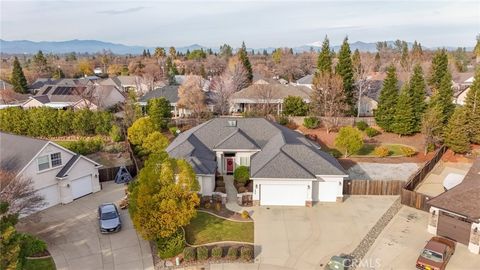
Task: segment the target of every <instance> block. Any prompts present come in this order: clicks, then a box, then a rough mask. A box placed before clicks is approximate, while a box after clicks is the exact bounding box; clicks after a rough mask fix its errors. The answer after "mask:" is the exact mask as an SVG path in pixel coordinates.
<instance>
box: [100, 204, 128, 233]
mask: <svg viewBox="0 0 480 270" xmlns="http://www.w3.org/2000/svg"><path fill="white" fill-rule="evenodd" d="M98 223H99V225H100V232H101V233H110V232H118V231H119V230H120V229H121V228H122V221H121V220H120V214H119V213H118V210H117V206H116V205H115V204H113V203H104V204H102V205H100V206H99V207H98Z"/></svg>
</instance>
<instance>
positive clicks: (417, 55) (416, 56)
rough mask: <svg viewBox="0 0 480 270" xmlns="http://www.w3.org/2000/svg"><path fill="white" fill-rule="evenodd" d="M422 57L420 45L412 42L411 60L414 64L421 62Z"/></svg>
mask: <svg viewBox="0 0 480 270" xmlns="http://www.w3.org/2000/svg"><path fill="white" fill-rule="evenodd" d="M422 56H423V49H422V44H420V42H417V41H416V40H415V42H413V46H412V60H413V61H414V62H416V63H419V62H420V61H421V60H422Z"/></svg>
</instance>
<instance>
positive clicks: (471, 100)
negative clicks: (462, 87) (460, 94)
mask: <svg viewBox="0 0 480 270" xmlns="http://www.w3.org/2000/svg"><path fill="white" fill-rule="evenodd" d="M465 109H466V113H467V120H468V125H467V130H468V136H469V138H470V142H472V143H476V144H480V68H477V70H476V71H475V77H474V81H473V84H472V86H470V90H468V93H467V97H466V99H465Z"/></svg>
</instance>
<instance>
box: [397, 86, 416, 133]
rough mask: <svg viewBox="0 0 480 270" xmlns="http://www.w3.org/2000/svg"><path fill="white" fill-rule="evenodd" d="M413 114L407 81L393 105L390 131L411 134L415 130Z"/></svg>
mask: <svg viewBox="0 0 480 270" xmlns="http://www.w3.org/2000/svg"><path fill="white" fill-rule="evenodd" d="M414 115H415V112H414V110H413V100H412V93H411V89H410V86H409V85H408V83H405V84H404V85H403V87H402V91H401V92H400V95H399V96H398V101H397V106H396V107H395V115H394V118H393V120H394V121H393V125H392V131H393V132H395V133H397V134H398V135H410V134H413V133H414V132H415V131H416V127H415V124H416V123H415V122H416V121H415V117H414Z"/></svg>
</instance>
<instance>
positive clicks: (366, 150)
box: [352, 143, 413, 157]
mask: <svg viewBox="0 0 480 270" xmlns="http://www.w3.org/2000/svg"><path fill="white" fill-rule="evenodd" d="M381 145H382V146H385V147H387V148H388V151H389V154H388V156H390V157H392V156H394V157H395V156H404V153H403V152H402V147H410V146H407V145H401V144H381ZM377 146H379V145H378V144H369V143H366V144H364V145H363V147H362V149H360V151H358V152H357V153H356V154H354V155H352V157H375V154H374V150H375V147H377ZM410 148H411V147H410ZM412 149H413V148H412Z"/></svg>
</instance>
